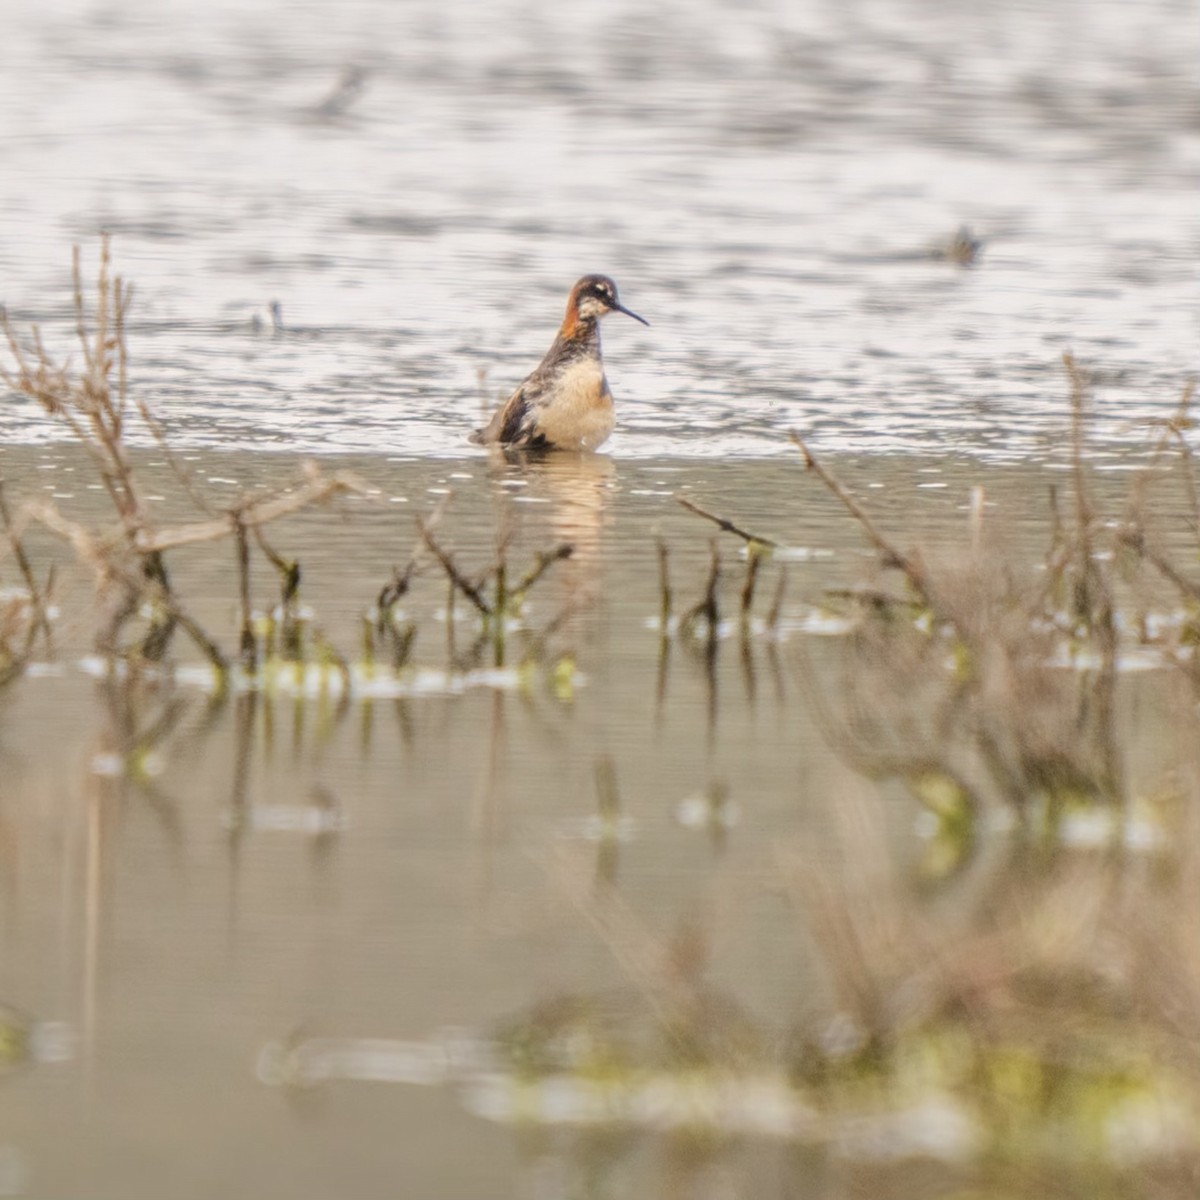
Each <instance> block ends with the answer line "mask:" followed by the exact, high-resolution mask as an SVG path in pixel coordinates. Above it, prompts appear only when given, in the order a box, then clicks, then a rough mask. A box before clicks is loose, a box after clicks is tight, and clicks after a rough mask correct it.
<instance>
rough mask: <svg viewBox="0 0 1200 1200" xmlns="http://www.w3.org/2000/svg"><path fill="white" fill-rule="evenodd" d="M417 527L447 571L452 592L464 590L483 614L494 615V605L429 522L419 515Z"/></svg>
mask: <svg viewBox="0 0 1200 1200" xmlns="http://www.w3.org/2000/svg"><path fill="white" fill-rule="evenodd" d="M417 528H418V529H419V530H420V531H421V537H422V539H423V540H424V542H425V545H426V546H427V547H428V548H429V550H430V552H431V553H432V554H433V556H434V558H436V559H437V560H438V562H439V563H441V564H442V570H443V571H445V572H446V577H447V578H448V579H449V580H450V585H451V590H452V592H453V591H459V592H462V594H463V595H464V596H466V598H467V599H468V600H470V602H471V603H472V604H473V605H474V606H475V607H476V609H478V611H479V612H480V614H481V615H482V616H484V617H490V616H491V615H492V606H491V605H490V604H489V603H488V602H487V599H486V598H485V597H484V595H483V593H482V591H480V589H479V588H478V587H477V586H476V585H475V584H473V583H472V582H471V581H470V580H469V579H468V578H467V577H466V576H465V575H464V574H463V573H462V572H461V571H460V570H459V569H458V564H457V563H455V561H454V557H453V555H451V554H450V552H449V551H448V550H445V549H443V547H442V545H441V543H439V542H438V540H437V539H436V538H435V537H434V536H433V529H432V528H431V526H430V524H429V522H428V521H426V520H425V519H424V518H423V517H418V518H417Z"/></svg>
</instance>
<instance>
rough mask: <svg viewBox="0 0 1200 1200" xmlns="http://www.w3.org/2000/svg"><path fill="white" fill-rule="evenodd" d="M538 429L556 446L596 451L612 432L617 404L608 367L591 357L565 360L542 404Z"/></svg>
mask: <svg viewBox="0 0 1200 1200" xmlns="http://www.w3.org/2000/svg"><path fill="white" fill-rule="evenodd" d="M539 409H540V411H539V413H538V419H537V428H538V432H539V433H541V434H542V435H543V436H544V437H545V438H546V440H547V441H548V442H549V443H550V444H551V445H554V446H561V447H563V448H564V449H570V450H580V449H584V450H594V449H595V448H596V447H597V446H599V445H600V443H601V442H603V441H604V439H605V438H607V437H608V435H609V434H610V433H612V428H613V404H612V393H611V392H610V391H609V390H608V381H607V380H606V379H605V378H604V368H603V367H602V366H601V364H600V362H599V360H598V359H595V358H592V357H590V356H589V357H587V358H583V359H579V360H577V361H575V362H572V363H565V364H563V366H562V367H561V368H560V369H559V370H558V371H557V372H555V374H554V377H553V379H552V380H550V381H548V386H547V388H546V392H545V395H544V397H542V398H541V400H540V404H539Z"/></svg>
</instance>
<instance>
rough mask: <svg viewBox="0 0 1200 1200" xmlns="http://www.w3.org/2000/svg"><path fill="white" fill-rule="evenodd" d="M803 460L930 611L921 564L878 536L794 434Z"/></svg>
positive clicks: (865, 515)
mask: <svg viewBox="0 0 1200 1200" xmlns="http://www.w3.org/2000/svg"><path fill="white" fill-rule="evenodd" d="M789 436H790V437H791V440H792V442H793V443H795V445H796V446H797V447H798V448H799V450H800V453H801V454H802V455H803V456H804V466H805V468H806V469H807V470H809V471H812V472H813V474H814V475H816V476H817V478H818V479H819V480H820V481H821V482H822V483H823V484H824V485H825V487H826V488H827V489H828V490H829V491H830V492H831V493H832V494H833V495H834V496H835V497H836V498H837V499H838V500H839V501H840V502H841V504H842V506H843V507H844V508H845V509H846V511H847V512H848V513H849V514H850V515H851V516H852V517H853V518H854V519H855V520H856V521H857V522H858V523H859V525H860V526H861V527H862V530H863V532H864V533H865V534H866V535H867V537H868V538H869V539H870V540H871V542H872V544H873V545H874V546H875V548H876V549H877V550H878V551H879V553H880V555H881V556H882V557H883V563H884V566H886V567H896V568H897V569H898V570H900V571H901V572H903V574H904V576H905V577H906V578H907V579H908V581H909V583H911V584H912V586H913V590H914V591H916V593H917V595H918V596H920V597H921V599H922V600H923V601H924V602H925V603H926V604H927V605H928V606H929V607H930V608H932V607H933V604H932V600H931V597H930V588H929V578H928V576H927V574H926V572H925V569H924V568H923V567H922V566H921V564H920V562H919V561H918V560H917V559H916V558H914V557H912V556H910V555H907V554H902V553H901V552H900V551H899V550H897V549H896V547H895V546H894V545H893V544H892V543H891V542H890V541H888V539H887V538H885V537H884V536H883V534H882V533H880V531H879V529H878V528H877V527H876V525H875V522H874V521H872V520H871V517H870V516H869V515H868V513H867V511H866V509H864V508H863V506H862V505H861V504H859V503H858V501H857V500H855V499H854V497H853V496H851V495H850V493H849V492H848V491H847V490H846V489H845V488H844V487H843V486H842V485H841V483H840V482H839V481H838V480H837V478H836V477H835V476H834V475H833V474H832V473H831V472H830V471H829V470H828V469H827V468H826V467H824V466H822V464H821V463H820V462H819V461H818V460H817V458H816V456H815V455H814V454H813V453H812V451H811V450H809V448H808V446H806V445H805V443H804V441H803V440H802V439H801V437H800V435H799V434H797V433H795V432H793V433H792V434H790V435H789Z"/></svg>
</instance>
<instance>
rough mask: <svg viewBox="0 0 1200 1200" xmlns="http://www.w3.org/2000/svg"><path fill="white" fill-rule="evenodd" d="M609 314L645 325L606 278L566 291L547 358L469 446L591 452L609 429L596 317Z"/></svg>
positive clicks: (596, 277) (610, 404)
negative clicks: (563, 313)
mask: <svg viewBox="0 0 1200 1200" xmlns="http://www.w3.org/2000/svg"><path fill="white" fill-rule="evenodd" d="M610 312H619V313H624V314H625V315H626V316H627V317H632V318H633V319H634V320H635V321H641V322H642V324H643V325H649V324H650V322H649V321H647V320H645V318H643V317H639V316H638V315H637V313H635V312H630V311H629V309H627V308H625V307H624V306H623V305H622V304H621V303H620V301H619V300H618V299H617V285H616V284H615V283H613V281H612V280H611V279H609V278H608V276H607V275H585V276H584V277H583V278H582V279H581V280H580V281H579V282H578V283H577V284H576V285H575V286H574V287H573V288H572V289H571V295H570V297H569V298H568V300H567V312H566V316H564V317H563V323H562V327H561V328H560V329H559V331H558V336H557V337H556V338H555V339H554V344H553V345H552V346H551V347H550V349H549V350H547V351H546V357H545V358H543V359H542V361H541V362H540V363H538V365H537V368H536V369H535V370H534V371H533V373H532V374H531V375H529V377H528V378H527V379H526V380H525V381H524V382H523V383H522V384H521V385H520V387H518V388H517V390H516V391H515V392H513V394H512V395H511V396H509V398H508V399H507V400H506V401H505V402H504V403H503V404H502V405H501V406H500V408H499V410H498V411H497V412H496V415H495V416H494V417H492V419H491V420H490V421H489V422H488V424H487V425H486V426H485V427H484V428H483V429H477V430H475V432H474V433H473V434H471V441H473V442H475V443H476V444H477V445H481V446H485V445H495V444H499V445H502V446H510V447H512V448H514V449H518V450H551V449H558V450H595V449H596V447H597V446H599V445H600V444H601V443H602V442H603V441H604V439H605V438H607V437H608V435H609V434H610V433H612V428H613V401H612V392H610V391H609V390H608V380H607V379H605V378H604V362H603V360H602V359H601V357H600V318H601V317H603V316H607V315H608V314H609V313H610Z"/></svg>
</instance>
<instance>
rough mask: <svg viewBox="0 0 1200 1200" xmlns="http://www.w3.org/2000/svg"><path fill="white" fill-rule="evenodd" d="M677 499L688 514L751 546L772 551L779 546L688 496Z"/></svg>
mask: <svg viewBox="0 0 1200 1200" xmlns="http://www.w3.org/2000/svg"><path fill="white" fill-rule="evenodd" d="M675 499H676V500H677V501H678V502H679V503H680V504H681V505H682V506H683V507H684V508H686V509H687V510H688V512H690V513H695V514H696V516H698V517H703V518H704V519H705V520H706V521H712V522H713V524H714V525H717V526H718V527H719V528H720V529H722V530H724V531H725V532H726V533H732V534H735V535H736V536H737V537H740V538H741V539H742V541H744V542H746V543H748V544H749V545H751V546H753V545H759V546H766V547H770V548H771V549H774V548H776V547H777V546H778V545H779V543H778V542H776V541H773V540H772V539H771V538H768V537H762V536H761V535H760V534H757V533H749V532H748V531H747V530H745V529H742V528H741V527H740V526H738V525H735V524H734V523H733V522H732V521H730V520H729V519H728V518H726V517H722V516H720V515H719V514H717V513H714V512H709V511H708V509H706V508H701V507H700V505H698V504H695V503H693V502H692V501H691V500H689V499H687V497H686V496H680V495H676V497H675Z"/></svg>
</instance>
